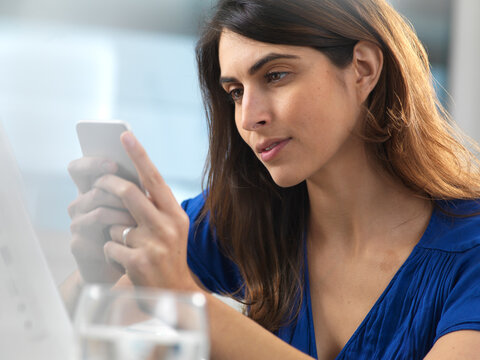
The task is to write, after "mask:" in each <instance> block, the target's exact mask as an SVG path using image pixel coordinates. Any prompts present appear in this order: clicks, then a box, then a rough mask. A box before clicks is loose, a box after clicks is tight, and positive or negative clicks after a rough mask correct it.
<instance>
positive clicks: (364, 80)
mask: <svg viewBox="0 0 480 360" xmlns="http://www.w3.org/2000/svg"><path fill="white" fill-rule="evenodd" d="M353 65H354V68H355V75H356V85H357V89H358V95H359V97H360V100H361V102H364V101H365V100H366V99H367V98H368V95H369V94H370V92H371V91H372V90H373V89H374V88H375V86H376V85H377V82H378V79H379V77H380V74H381V72H382V68H383V53H382V50H381V49H380V47H379V46H378V45H376V44H374V43H372V42H369V41H359V42H358V43H357V44H356V45H355V47H354V48H353Z"/></svg>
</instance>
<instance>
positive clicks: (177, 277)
mask: <svg viewBox="0 0 480 360" xmlns="http://www.w3.org/2000/svg"><path fill="white" fill-rule="evenodd" d="M122 142H123V143H124V145H125V148H126V149H127V152H128V154H129V155H130V157H131V158H132V160H133V162H134V164H135V166H136V168H137V171H138V173H139V175H140V178H141V180H142V183H143V185H144V187H145V189H146V190H147V194H148V195H145V193H143V192H142V191H140V189H138V187H137V186H136V185H134V184H132V183H130V182H128V181H126V180H124V179H121V178H119V177H116V176H114V175H105V176H103V177H101V178H99V179H98V180H97V181H96V182H95V183H94V185H93V186H94V188H98V189H101V190H102V191H104V192H107V193H110V194H112V195H114V196H115V197H117V198H118V199H121V201H122V204H123V205H124V206H125V208H126V209H127V210H128V211H129V213H130V214H131V216H132V217H133V218H134V219H135V222H136V224H137V226H136V227H134V228H133V229H132V230H131V231H129V232H128V236H127V238H126V239H123V236H122V234H123V231H124V229H125V227H124V226H116V225H114V226H112V227H111V228H110V235H111V239H112V241H109V242H107V243H106V244H105V246H104V252H105V256H106V257H107V259H109V261H114V262H116V263H118V264H121V265H122V266H123V268H125V269H126V274H127V275H128V279H129V280H130V281H131V283H132V284H133V285H135V286H147V287H158V288H167V289H172V290H179V291H199V292H202V293H204V295H205V296H206V298H207V311H208V319H209V327H210V339H211V357H212V359H214V360H216V359H228V360H235V359H242V360H244V359H249V360H255V359H262V360H264V359H286V360H288V359H292V360H293V359H295V360H298V359H300V360H302V359H311V358H310V357H308V356H307V355H305V354H303V353H301V352H300V351H298V350H297V349H295V348H293V347H292V346H290V345H288V344H287V343H285V342H283V341H282V340H280V339H279V338H278V337H276V336H275V335H273V334H272V333H270V332H269V331H267V330H265V329H264V328H263V327H261V326H260V325H258V324H257V323H255V322H254V321H252V320H251V319H249V318H247V317H246V316H244V315H242V314H240V313H239V312H237V311H236V310H235V309H233V308H231V307H230V306H228V305H226V304H224V303H223V302H222V301H221V300H219V299H217V298H215V297H214V296H213V295H212V294H210V293H207V292H205V291H204V290H203V289H202V288H201V287H200V286H199V285H198V284H197V283H196V281H195V279H194V277H192V275H191V273H190V269H189V267H188V265H187V239H188V231H189V223H190V221H189V218H188V215H187V214H186V213H185V211H184V210H183V209H182V208H181V206H180V205H179V204H178V203H177V201H176V200H175V198H174V196H173V194H172V193H171V190H170V188H169V187H168V186H167V184H166V183H165V181H164V180H163V178H162V177H161V175H160V174H159V173H158V171H157V169H156V168H155V166H154V165H153V164H152V162H151V161H150V159H149V158H148V156H147V154H146V152H145V150H144V149H143V147H142V146H141V145H140V144H139V143H138V141H136V139H135V138H134V137H133V135H132V134H131V133H126V134H123V135H122Z"/></svg>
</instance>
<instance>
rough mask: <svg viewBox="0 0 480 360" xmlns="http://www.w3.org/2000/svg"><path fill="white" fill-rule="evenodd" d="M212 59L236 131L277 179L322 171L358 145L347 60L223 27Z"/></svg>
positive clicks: (356, 105) (292, 181)
mask: <svg viewBox="0 0 480 360" xmlns="http://www.w3.org/2000/svg"><path fill="white" fill-rule="evenodd" d="M219 61H220V68H221V79H220V83H221V85H222V87H223V88H224V89H225V91H226V92H227V93H229V94H230V96H231V97H232V100H233V101H234V103H235V122H236V126H237V128H238V131H239V133H240V135H241V137H242V138H243V140H244V141H245V142H246V143H247V144H248V145H249V146H250V147H251V149H252V150H253V151H254V153H255V154H256V156H257V157H258V159H259V160H260V161H261V162H262V163H263V164H264V165H265V167H266V168H267V169H268V171H269V172H270V175H271V176H272V178H273V180H274V181H275V182H276V183H277V184H278V185H279V186H282V187H287V186H293V185H296V184H298V183H300V182H301V181H303V180H305V179H310V178H312V177H314V176H318V175H321V173H322V171H325V169H326V168H328V167H329V166H331V164H332V163H335V162H338V161H340V159H342V158H345V155H346V154H347V153H349V154H354V153H355V151H358V148H357V147H358V146H359V141H358V139H357V138H356V137H355V136H354V135H353V134H352V132H353V130H354V129H355V128H356V126H357V124H358V123H359V119H360V118H361V114H362V107H361V102H362V99H360V98H359V96H358V91H357V87H356V80H355V71H354V70H353V68H352V66H347V67H346V68H345V69H339V68H337V67H336V66H335V65H333V64H332V63H331V62H330V61H329V59H328V58H327V57H326V56H325V55H323V54H322V53H321V52H319V51H317V50H314V49H312V48H308V47H297V46H286V45H273V44H267V43H262V42H258V41H255V40H252V39H249V38H246V37H243V36H241V35H238V34H236V33H233V32H231V31H228V30H226V31H224V32H223V33H222V35H221V38H220V44H219ZM347 157H348V156H347Z"/></svg>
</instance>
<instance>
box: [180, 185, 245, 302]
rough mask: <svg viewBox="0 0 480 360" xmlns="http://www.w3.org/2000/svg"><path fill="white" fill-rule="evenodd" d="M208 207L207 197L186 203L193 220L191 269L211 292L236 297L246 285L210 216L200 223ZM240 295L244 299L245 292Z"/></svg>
mask: <svg viewBox="0 0 480 360" xmlns="http://www.w3.org/2000/svg"><path fill="white" fill-rule="evenodd" d="M204 204H205V198H204V194H200V195H199V196H197V197H196V198H193V199H190V200H186V201H184V202H183V203H182V208H183V209H184V210H185V212H186V213H187V215H188V217H189V218H190V229H189V232H188V247H187V262H188V266H189V267H190V270H192V272H193V273H194V274H195V275H196V276H197V277H198V278H199V279H200V281H201V282H202V284H203V285H204V286H205V287H206V288H207V289H208V290H210V291H212V292H214V293H217V294H232V293H235V292H236V291H237V290H238V289H240V288H241V286H242V279H241V276H240V272H239V269H238V267H237V266H236V265H235V264H234V263H233V262H232V261H231V260H230V259H229V258H227V257H226V256H224V255H223V253H222V252H221V250H220V248H219V245H218V243H217V239H216V236H215V234H214V231H212V229H211V227H210V224H209V221H208V216H206V217H205V218H203V219H200V221H199V218H200V215H201V213H202V210H203V207H204ZM238 295H239V296H241V293H239V294H238Z"/></svg>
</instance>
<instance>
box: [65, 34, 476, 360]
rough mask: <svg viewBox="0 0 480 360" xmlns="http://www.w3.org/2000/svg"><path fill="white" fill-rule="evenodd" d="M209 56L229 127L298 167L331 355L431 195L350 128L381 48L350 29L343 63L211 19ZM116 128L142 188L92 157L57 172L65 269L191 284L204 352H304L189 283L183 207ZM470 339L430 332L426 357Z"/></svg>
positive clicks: (274, 162) (472, 349) (281, 174)
mask: <svg viewBox="0 0 480 360" xmlns="http://www.w3.org/2000/svg"><path fill="white" fill-rule="evenodd" d="M272 54H277V55H278V54H282V57H281V58H279V57H278V56H277V55H275V56H273V57H272ZM285 54H287V55H288V56H283V55H285ZM274 58H275V59H274ZM219 60H220V65H221V78H222V79H221V83H222V86H223V87H224V89H225V91H226V92H228V93H230V94H231V96H232V98H233V100H234V101H235V121H236V125H237V128H238V131H239V133H240V135H241V136H242V138H243V139H244V140H245V142H246V143H247V144H248V145H249V146H250V147H251V148H252V151H254V152H256V154H257V157H258V158H259V160H260V161H262V162H263V163H264V165H265V166H266V168H267V169H268V171H269V172H270V174H271V176H272V178H273V179H274V181H275V182H276V183H277V184H278V185H280V186H291V185H294V184H297V183H299V182H301V181H303V180H306V181H307V187H308V192H309V197H310V203H311V219H310V224H309V236H308V239H307V247H308V262H309V271H310V274H311V275H310V276H311V298H312V309H313V316H314V324H315V333H316V341H317V347H318V352H319V353H318V355H319V359H333V358H335V356H336V355H337V354H338V352H339V351H340V350H341V349H342V347H343V346H344V345H345V343H346V342H347V341H348V339H349V338H350V337H351V335H352V334H353V332H354V331H355V329H356V327H357V326H358V324H359V323H360V322H361V320H362V319H363V318H364V317H365V315H366V313H367V312H368V311H369V309H370V308H371V306H372V305H373V303H374V302H375V301H376V299H377V298H378V297H379V296H380V294H381V293H382V291H383V290H384V288H385V287H386V286H387V285H388V283H389V281H390V280H391V278H392V277H393V275H394V274H395V272H396V271H397V270H398V268H399V267H400V266H401V264H402V263H403V262H404V261H405V259H406V258H407V257H408V254H409V253H410V252H411V250H412V248H413V247H414V246H415V244H416V243H417V242H418V240H419V239H420V237H421V235H422V233H423V231H424V229H425V227H426V225H427V223H428V220H429V218H430V215H431V205H430V204H429V203H428V202H425V201H423V200H420V199H417V198H415V197H414V196H412V194H410V193H409V192H408V191H407V190H406V189H405V188H404V187H402V185H401V184H399V183H398V181H396V180H395V179H392V178H390V177H389V176H388V175H387V174H385V173H384V172H383V171H382V169H381V168H380V167H379V166H378V165H377V164H376V163H375V162H374V161H372V160H371V157H370V156H368V153H367V150H366V149H365V146H364V144H363V143H362V141H360V140H359V137H358V136H356V132H357V131H358V129H359V128H360V126H361V121H362V119H363V116H364V113H363V107H362V105H363V104H364V102H365V101H366V99H367V97H368V95H369V93H370V92H371V91H372V89H373V88H374V87H375V85H376V82H377V80H378V77H379V73H380V71H381V67H382V63H383V58H382V53H381V51H380V50H379V49H378V48H377V47H376V46H375V45H373V44H370V43H368V42H359V43H358V44H357V45H356V46H355V49H354V56H353V61H352V63H351V64H350V65H349V66H347V67H346V68H344V69H339V68H337V67H335V66H334V65H333V64H332V63H330V62H329V60H328V59H327V58H326V57H325V56H324V55H323V54H321V53H320V52H318V51H315V50H313V49H310V48H304V47H293V46H280V45H271V44H265V43H260V42H256V41H254V40H251V39H247V38H244V37H242V36H240V35H237V34H234V33H231V32H228V31H225V32H224V33H223V34H222V36H221V40H220V47H219ZM272 139H273V140H275V141H277V140H278V141H284V140H285V142H284V143H283V145H282V148H281V150H280V151H278V152H277V153H276V155H275V156H274V157H273V158H271V159H267V160H265V159H264V156H262V154H260V153H259V152H258V149H257V147H258V146H259V144H265V143H266V142H269V141H270V142H271V140H272ZM121 140H122V142H123V144H124V146H125V148H126V150H127V152H128V154H129V155H130V157H131V158H132V160H133V162H134V164H135V166H136V168H137V171H138V173H139V175H140V178H141V180H142V183H143V185H144V187H145V189H146V190H147V191H148V192H147V193H148V194H149V196H147V195H145V193H143V192H142V191H141V190H140V189H138V187H136V185H134V184H132V183H129V182H128V181H126V180H123V179H121V178H119V177H117V176H115V175H114V174H115V169H114V167H110V166H105V164H104V163H103V160H101V159H91V158H90V159H88V158H84V159H80V160H78V161H77V162H75V163H73V165H72V166H71V171H70V172H71V173H72V176H73V177H74V179H75V181H76V183H77V186H78V187H79V191H80V195H79V197H78V199H77V200H76V201H75V202H74V203H73V204H72V206H71V207H70V210H69V212H70V214H71V216H72V233H73V238H74V244H75V242H76V246H74V248H75V249H76V251H74V255H76V257H77V262H79V269H80V272H79V274H77V275H76V276H77V280H78V281H80V282H81V281H89V280H92V279H93V280H95V273H96V271H98V270H101V269H107V270H109V271H110V272H107V274H108V276H104V275H102V276H103V278H102V280H104V281H108V282H110V283H114V282H115V281H117V283H118V284H122V285H125V284H128V285H130V286H131V285H134V286H138V285H140V286H155V287H163V288H170V289H174V290H187V291H200V292H203V293H204V294H205V296H206V298H207V302H208V316H209V325H210V337H211V341H212V343H211V351H212V359H244V358H252V359H265V358H277V359H309V358H310V357H308V356H306V355H305V354H302V353H301V352H299V351H298V350H296V349H294V348H292V347H291V346H289V345H287V344H286V343H284V342H283V341H281V340H280V339H278V338H277V337H275V336H274V335H272V334H271V333H269V332H268V331H266V330H264V329H263V328H262V327H260V326H259V325H258V324H256V323H255V322H253V321H251V320H250V319H248V318H246V317H245V316H243V315H241V314H239V313H238V312H236V311H235V310H233V309H231V308H230V307H228V306H226V305H225V304H223V303H222V302H220V301H219V300H217V299H216V298H214V297H213V296H212V295H210V294H209V293H208V292H206V291H204V290H203V289H202V288H201V287H200V285H199V282H198V279H196V278H195V277H194V276H192V274H191V272H190V271H189V269H188V265H187V262H186V248H187V235H188V228H189V219H188V217H187V215H186V214H185V213H184V212H183V210H182V209H181V207H180V206H179V205H178V203H177V202H176V201H175V199H174V197H173V195H172V193H171V191H170V189H169V187H168V186H167V184H166V183H165V182H164V180H163V178H162V177H161V175H160V174H159V173H158V171H157V169H156V168H155V167H154V165H153V164H152V162H151V161H150V159H149V158H148V156H147V154H146V152H145V150H144V149H143V147H142V146H141V144H140V143H139V142H138V141H137V140H136V139H135V137H134V136H133V134H131V133H129V132H127V133H124V134H123V135H122V138H121ZM102 165H103V166H102ZM110 165H111V164H110ZM92 173H93V174H94V175H93V176H92V175H88V174H92ZM125 214H128V215H129V216H130V217H128V216H125ZM108 215H109V216H108ZM132 223H134V224H136V227H135V228H134V229H133V230H132V231H130V233H129V234H128V239H127V242H128V247H126V246H124V245H123V244H122V232H123V230H124V229H125V228H126V227H127V226H131V224H132ZM92 227H93V228H95V231H93V232H91V233H89V235H90V236H87V234H88V231H89V230H88V229H89V228H92ZM105 229H109V235H110V237H111V241H106V239H105V234H104V233H105ZM107 240H108V239H107ZM90 251H97V255H98V256H97V259H101V258H102V257H103V259H106V261H103V263H102V262H101V261H99V262H98V263H97V265H96V266H97V267H96V268H92V266H91V263H89V262H88V261H87V258H86V254H88V253H89V252H90ZM90 255H92V254H90ZM339 264H341V265H342V266H340V265H339ZM119 265H120V266H119ZM119 269H120V271H119ZM122 269H126V275H123V276H122V271H121V270H122ZM79 275H80V276H79ZM87 276H90V277H87ZM97 276H98V275H97ZM460 344H461V348H460V346H459V345H460ZM478 344H480V336H479V333H478V332H473V331H470V332H469V331H457V332H454V333H451V334H447V335H445V336H444V337H442V338H441V339H440V340H439V341H438V342H437V343H436V344H435V345H434V347H433V349H432V351H431V352H430V353H429V355H428V356H427V358H428V359H429V360H435V359H437V360H438V359H444V358H445V359H446V358H449V359H452V358H462V359H474V358H475V356H476V354H478V353H480V348H479V345H478Z"/></svg>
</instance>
